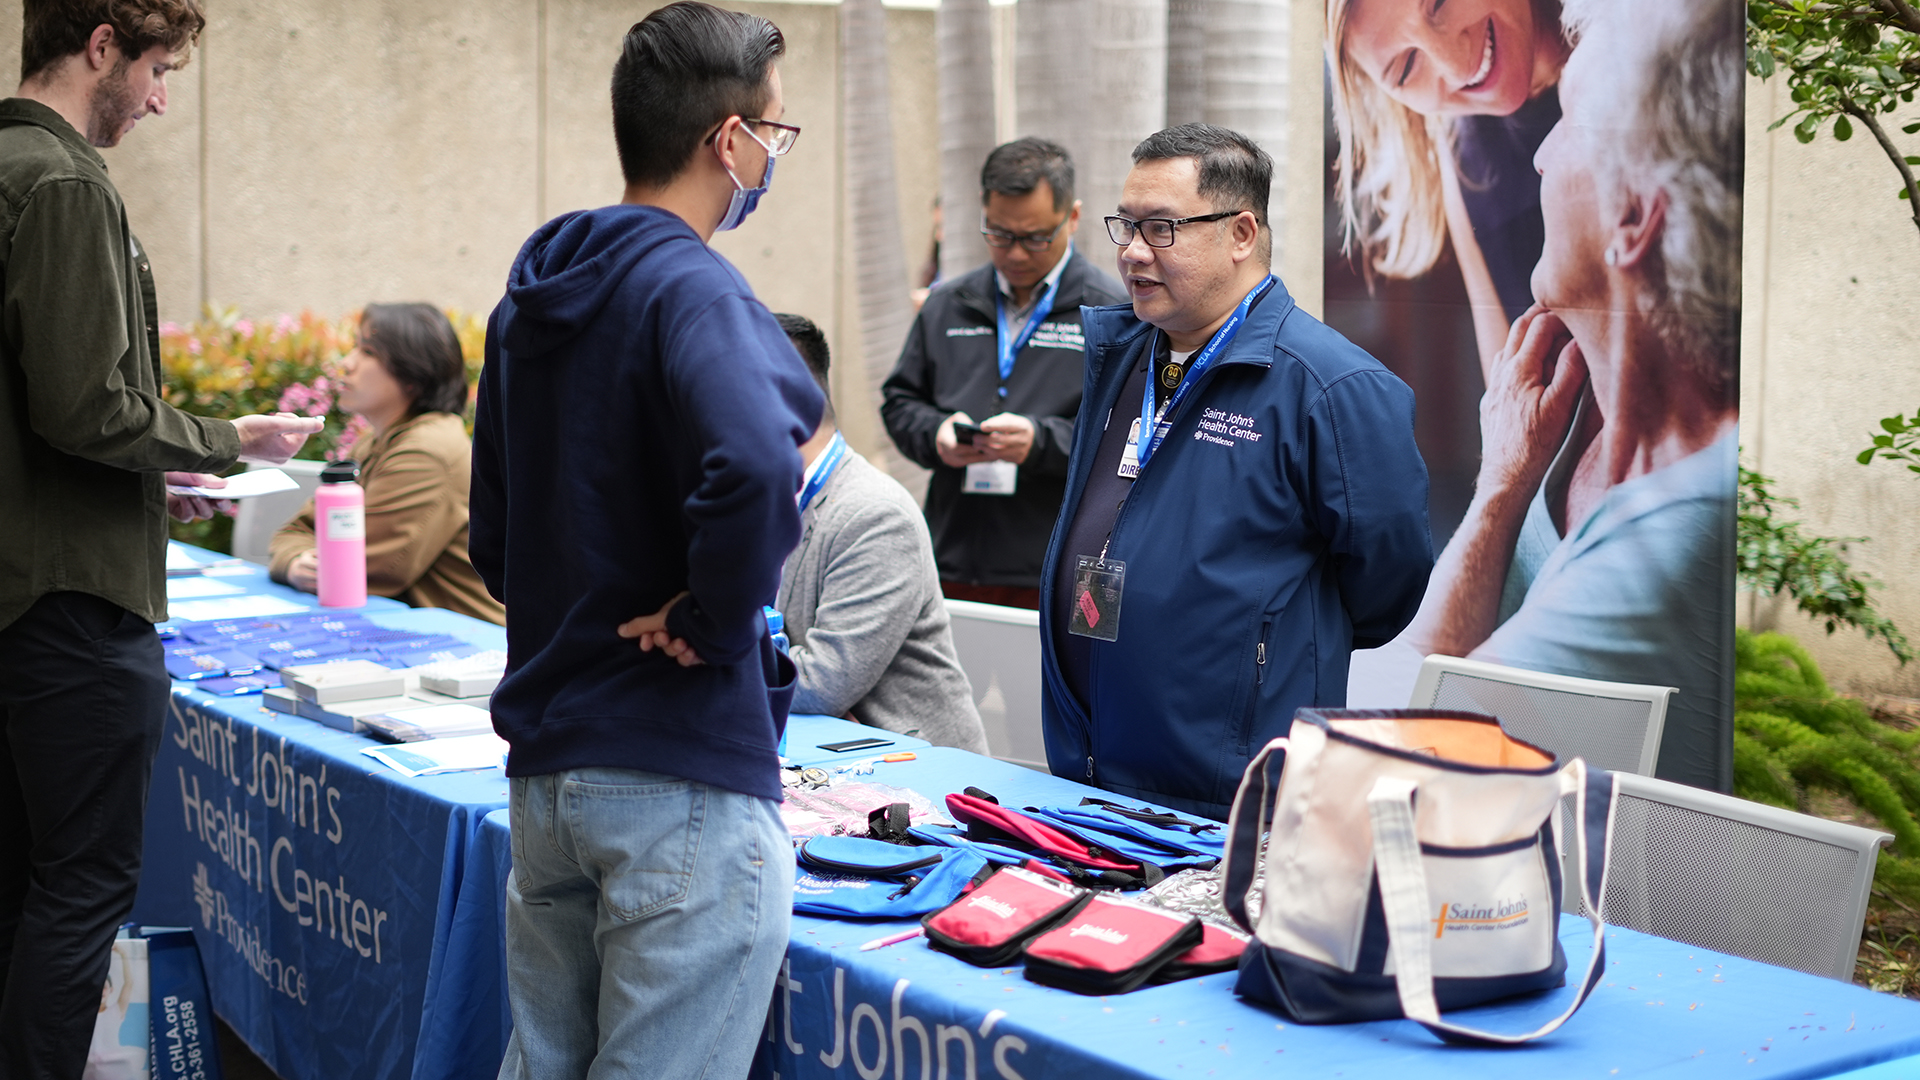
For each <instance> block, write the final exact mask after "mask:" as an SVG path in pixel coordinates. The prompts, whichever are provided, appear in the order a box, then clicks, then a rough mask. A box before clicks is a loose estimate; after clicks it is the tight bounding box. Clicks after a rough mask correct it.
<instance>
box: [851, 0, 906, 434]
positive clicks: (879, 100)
mask: <svg viewBox="0 0 1920 1080" xmlns="http://www.w3.org/2000/svg"><path fill="white" fill-rule="evenodd" d="M840 64H841V68H840V71H841V104H840V107H841V116H842V123H843V124H844V127H845V132H844V138H845V145H846V184H847V191H846V201H847V206H848V210H849V214H848V216H849V218H850V220H851V230H852V233H853V236H852V245H853V247H852V255H853V262H854V282H855V287H856V288H857V289H859V292H860V295H859V297H858V298H857V302H858V311H859V322H860V338H859V340H860V360H861V366H862V369H863V370H864V371H865V372H866V376H867V378H866V381H865V382H866V390H867V394H866V397H867V401H866V402H864V403H863V407H865V408H867V409H871V410H874V411H878V409H879V402H880V384H881V383H883V382H885V381H886V378H887V376H888V375H889V374H891V373H892V371H893V365H894V362H895V361H896V360H898V359H899V356H900V346H901V344H902V343H903V342H905V341H906V338H907V329H908V327H909V326H910V325H911V324H912V322H913V305H912V302H911V300H910V299H909V298H908V296H907V287H908V281H907V263H906V255H905V251H904V245H903V243H902V240H901V236H900V212H899V202H900V200H899V194H898V190H899V189H898V186H897V185H896V183H895V180H894V168H893V117H892V115H891V114H890V113H889V112H888V102H889V100H890V99H889V97H888V93H887V23H886V11H885V9H883V8H882V7H881V6H880V0H845V2H844V3H842V4H841V5H840ZM851 404H852V403H851V402H843V403H842V404H841V410H840V411H841V412H843V413H845V412H847V411H848V406H850V405H851ZM878 449H879V450H880V456H881V458H882V459H883V460H881V461H876V462H875V464H878V465H880V466H881V467H882V468H885V469H888V470H889V471H892V470H893V469H894V467H895V465H896V464H898V463H901V462H904V461H905V459H904V458H901V457H900V456H899V455H898V454H897V453H895V452H894V451H893V448H892V445H891V444H886V445H884V446H883V447H880V448H878Z"/></svg>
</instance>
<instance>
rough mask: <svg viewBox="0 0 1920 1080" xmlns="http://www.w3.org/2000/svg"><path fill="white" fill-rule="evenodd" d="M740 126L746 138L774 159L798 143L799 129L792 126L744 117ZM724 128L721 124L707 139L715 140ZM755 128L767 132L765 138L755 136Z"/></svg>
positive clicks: (724, 125) (775, 121)
mask: <svg viewBox="0 0 1920 1080" xmlns="http://www.w3.org/2000/svg"><path fill="white" fill-rule="evenodd" d="M740 125H741V126H742V127H744V128H746V129H747V137H748V138H750V139H752V140H753V141H754V142H757V143H759V144H760V146H761V148H762V149H764V150H766V152H767V153H769V154H771V155H773V156H774V157H780V156H782V155H784V154H786V152H787V151H789V150H792V149H793V144H794V143H796V142H799V141H800V129H799V128H797V127H795V126H793V125H792V124H782V123H780V122H779V121H777V120H750V119H747V118H746V117H741V118H740ZM726 126H727V125H726V124H724V123H723V124H721V125H720V126H719V127H717V128H714V129H713V134H712V135H709V136H707V138H708V139H713V138H716V137H717V136H719V134H720V132H721V131H722V130H723V129H724V128H725V127H726ZM755 128H760V129H764V130H765V131H766V132H767V135H766V137H764V138H763V137H761V136H760V135H759V134H757V133H756V132H755V131H754V129H755Z"/></svg>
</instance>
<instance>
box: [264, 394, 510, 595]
mask: <svg viewBox="0 0 1920 1080" xmlns="http://www.w3.org/2000/svg"><path fill="white" fill-rule="evenodd" d="M359 457H360V486H361V487H363V488H365V489H366V490H367V591H368V592H369V593H372V594H374V595H376V596H391V597H393V598H394V599H396V600H402V601H405V602H406V603H409V604H412V605H413V606H414V607H437V608H446V609H448V610H450V611H458V612H460V613H462V614H465V615H471V616H473V617H474V618H476V619H486V620H487V621H489V622H494V623H500V624H501V625H505V624H506V621H507V609H506V608H504V607H502V606H501V605H500V602H499V601H497V600H495V599H494V598H493V597H492V596H491V595H489V594H488V593H487V588H486V586H485V585H482V584H481V583H480V575H479V574H477V573H475V572H474V569H473V562H472V560H471V559H469V558H468V557H467V487H468V484H469V483H470V482H471V478H472V471H473V443H472V442H471V441H469V440H468V438H467V429H466V426H465V425H464V424H462V423H461V422H460V418H459V417H457V416H455V415H453V414H452V413H422V414H420V415H419V416H413V417H408V418H407V419H406V420H403V421H401V422H400V423H398V424H395V425H394V426H393V428H392V429H391V430H389V431H388V432H387V433H386V434H385V435H383V436H380V437H378V438H371V439H369V440H368V441H367V442H366V443H364V444H363V446H362V447H361V448H360V453H359ZM314 545H315V540H314V531H313V502H312V500H308V502H307V505H306V508H305V509H304V510H302V511H300V513H299V514H298V515H296V516H295V517H294V519H293V520H292V521H289V522H287V523H286V524H285V525H282V526H281V527H280V531H279V532H277V533H275V534H274V535H273V543H272V546H271V549H270V551H271V556H272V557H271V560H270V562H269V563H268V572H269V573H271V574H272V576H273V580H275V581H278V582H281V583H283V584H284V583H285V582H286V580H287V568H288V567H289V566H291V565H292V563H293V560H294V559H296V558H298V557H299V556H300V554H301V553H302V552H307V551H312V550H314Z"/></svg>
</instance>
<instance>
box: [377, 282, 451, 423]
mask: <svg viewBox="0 0 1920 1080" xmlns="http://www.w3.org/2000/svg"><path fill="white" fill-rule="evenodd" d="M359 344H360V351H361V352H363V353H366V354H367V355H368V356H371V357H373V358H374V359H375V360H378V361H380V363H381V365H382V366H384V367H385V368H386V369H387V374H389V375H391V376H393V380H394V381H395V382H397V383H399V384H400V385H401V386H403V387H405V388H406V390H407V393H409V394H410V395H412V398H413V401H412V403H411V404H410V405H408V406H407V415H408V416H419V415H420V414H421V413H430V412H444V413H453V414H454V415H455V416H458V415H460V414H462V413H464V412H466V409H467V360H466V355H465V354H464V353H463V352H461V350H460V338H459V336H458V335H457V334H455V333H454V332H453V323H451V322H449V321H448V320H447V314H446V312H444V311H441V310H440V309H439V308H437V307H434V306H433V305H432V304H368V305H367V307H366V310H364V311H362V312H361V313H360V342H359Z"/></svg>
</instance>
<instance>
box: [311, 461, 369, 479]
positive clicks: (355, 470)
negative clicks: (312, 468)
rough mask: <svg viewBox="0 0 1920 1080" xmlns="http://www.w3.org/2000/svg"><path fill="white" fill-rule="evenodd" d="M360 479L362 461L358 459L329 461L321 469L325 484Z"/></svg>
mask: <svg viewBox="0 0 1920 1080" xmlns="http://www.w3.org/2000/svg"><path fill="white" fill-rule="evenodd" d="M358 479H360V463H359V462H357V461H329V462H327V464H326V467H325V468H323V469H321V470H320V482H321V483H323V484H351V483H352V482H354V481H355V480H358Z"/></svg>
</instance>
